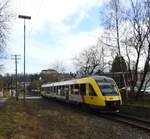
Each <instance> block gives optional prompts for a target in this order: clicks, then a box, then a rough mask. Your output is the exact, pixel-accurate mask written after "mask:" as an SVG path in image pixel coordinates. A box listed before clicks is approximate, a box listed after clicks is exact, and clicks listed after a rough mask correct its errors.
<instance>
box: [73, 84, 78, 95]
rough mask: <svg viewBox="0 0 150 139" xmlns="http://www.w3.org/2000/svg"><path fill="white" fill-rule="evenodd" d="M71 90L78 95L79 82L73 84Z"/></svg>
mask: <svg viewBox="0 0 150 139" xmlns="http://www.w3.org/2000/svg"><path fill="white" fill-rule="evenodd" d="M73 91H74V94H75V95H79V84H75V86H74V90H73Z"/></svg>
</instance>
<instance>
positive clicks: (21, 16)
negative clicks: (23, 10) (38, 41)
mask: <svg viewBox="0 0 150 139" xmlns="http://www.w3.org/2000/svg"><path fill="white" fill-rule="evenodd" d="M18 18H21V19H23V20H24V94H23V100H24V103H25V96H26V88H25V82H26V76H25V73H26V72H25V68H26V57H25V53H26V43H25V42H26V41H25V39H26V37H25V35H26V34H25V33H26V32H25V31H26V25H25V20H26V19H28V20H30V19H31V16H26V15H18Z"/></svg>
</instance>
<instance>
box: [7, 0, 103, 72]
mask: <svg viewBox="0 0 150 139" xmlns="http://www.w3.org/2000/svg"><path fill="white" fill-rule="evenodd" d="M10 1H11V3H10V6H11V7H12V10H13V12H14V15H15V16H16V18H15V19H14V20H13V23H12V25H11V35H10V39H9V43H8V48H7V49H8V50H7V52H8V55H9V56H10V55H12V54H19V55H21V60H19V63H18V72H19V73H23V20H22V19H18V18H17V16H18V15H19V14H23V15H28V16H31V18H32V19H31V20H26V71H27V72H28V73H39V72H40V71H41V70H42V69H48V68H51V65H52V64H53V63H54V62H55V61H63V63H64V64H65V66H66V70H67V72H70V71H74V67H73V64H72V57H73V56H75V55H77V54H78V53H79V52H80V51H82V50H83V49H85V48H88V47H89V46H91V45H96V43H97V38H98V36H99V35H100V32H101V31H102V29H101V27H100V14H99V11H100V7H101V5H102V3H103V2H104V1H103V0H10ZM5 72H10V73H13V72H15V65H14V61H12V60H10V59H8V60H6V61H5Z"/></svg>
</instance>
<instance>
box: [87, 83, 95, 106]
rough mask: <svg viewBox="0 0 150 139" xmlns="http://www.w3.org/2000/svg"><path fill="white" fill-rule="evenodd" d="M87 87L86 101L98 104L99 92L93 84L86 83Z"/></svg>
mask: <svg viewBox="0 0 150 139" xmlns="http://www.w3.org/2000/svg"><path fill="white" fill-rule="evenodd" d="M86 88H87V96H86V103H88V104H91V105H96V104H97V94H96V92H95V90H94V88H93V86H92V85H91V84H87V85H86Z"/></svg>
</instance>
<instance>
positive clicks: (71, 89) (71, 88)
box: [70, 85, 73, 94]
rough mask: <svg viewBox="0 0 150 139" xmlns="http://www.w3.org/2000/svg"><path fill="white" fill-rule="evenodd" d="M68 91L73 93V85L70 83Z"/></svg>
mask: <svg viewBox="0 0 150 139" xmlns="http://www.w3.org/2000/svg"><path fill="white" fill-rule="evenodd" d="M70 93H71V94H73V85H70Z"/></svg>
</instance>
